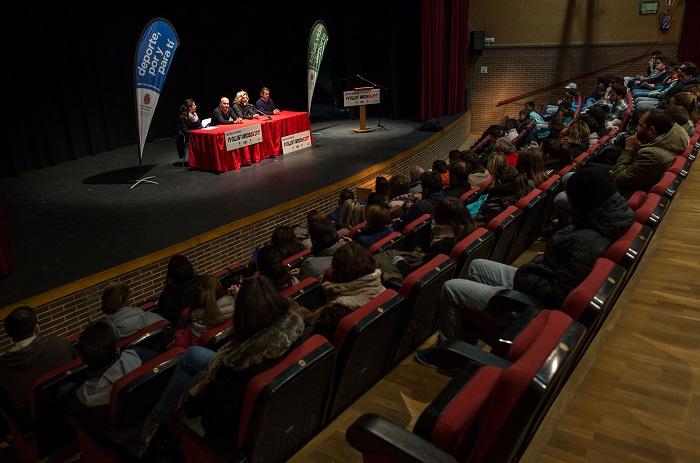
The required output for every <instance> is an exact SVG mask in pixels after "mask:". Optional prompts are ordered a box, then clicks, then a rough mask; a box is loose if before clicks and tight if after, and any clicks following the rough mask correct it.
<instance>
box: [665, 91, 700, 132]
mask: <svg viewBox="0 0 700 463" xmlns="http://www.w3.org/2000/svg"><path fill="white" fill-rule="evenodd" d="M669 103H670V105H671V106H678V107H681V108H683V109H685V110H686V111H687V112H688V119H689V120H690V123H691V124H692V125H695V124H697V123H698V121H699V120H700V107H698V96H697V95H696V94H694V93H690V92H680V93H676V94H675V95H673V96H672V97H671V99H670V100H669ZM690 135H692V134H690Z"/></svg>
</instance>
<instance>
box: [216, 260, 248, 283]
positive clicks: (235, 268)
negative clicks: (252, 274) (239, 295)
mask: <svg viewBox="0 0 700 463" xmlns="http://www.w3.org/2000/svg"><path fill="white" fill-rule="evenodd" d="M248 273H249V272H248V267H246V266H245V265H243V264H240V263H238V262H234V263H232V264H231V265H228V266H226V267H224V268H221V269H219V270H217V271H216V272H214V273H212V276H213V277H214V278H216V279H217V280H219V283H221V287H222V288H224V289H228V288H229V287H230V286H231V285H232V284H233V283H234V282H236V281H240V280H241V278H243V277H246V276H248Z"/></svg>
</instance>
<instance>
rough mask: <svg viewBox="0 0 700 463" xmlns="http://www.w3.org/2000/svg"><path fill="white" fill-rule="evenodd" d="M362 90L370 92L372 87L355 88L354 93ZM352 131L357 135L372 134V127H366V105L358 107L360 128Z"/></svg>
mask: <svg viewBox="0 0 700 463" xmlns="http://www.w3.org/2000/svg"><path fill="white" fill-rule="evenodd" d="M363 90H372V87H357V88H355V91H356V92H361V91H363ZM352 130H353V132H357V133H365V132H372V131H373V130H374V129H373V128H372V127H367V105H364V104H363V105H360V128H358V129H352Z"/></svg>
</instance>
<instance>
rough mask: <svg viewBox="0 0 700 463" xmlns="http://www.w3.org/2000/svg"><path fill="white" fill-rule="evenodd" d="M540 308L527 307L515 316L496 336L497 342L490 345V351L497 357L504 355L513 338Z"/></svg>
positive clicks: (506, 353) (513, 340)
mask: <svg viewBox="0 0 700 463" xmlns="http://www.w3.org/2000/svg"><path fill="white" fill-rule="evenodd" d="M539 312H540V309H538V308H536V307H527V308H526V309H525V311H524V312H523V313H521V314H520V316H519V317H518V318H516V319H515V320H514V321H513V323H511V324H510V326H509V327H508V328H506V330H505V331H504V332H503V334H501V335H500V336H499V337H498V342H497V343H496V344H495V345H493V346H491V347H492V349H491V352H493V353H494V354H495V355H498V356H499V357H504V358H505V357H506V356H507V355H508V351H509V350H510V346H512V345H513V342H515V338H517V337H518V335H519V334H520V332H521V331H522V330H523V329H525V327H526V326H527V325H528V324H530V322H531V321H532V320H533V319H534V318H535V317H536V316H537V314H538V313H539Z"/></svg>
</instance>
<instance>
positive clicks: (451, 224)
mask: <svg viewBox="0 0 700 463" xmlns="http://www.w3.org/2000/svg"><path fill="white" fill-rule="evenodd" d="M434 220H435V225H434V226H433V229H432V237H431V240H430V247H429V248H428V250H427V251H426V252H424V253H422V254H421V256H420V257H421V258H420V259H419V260H416V261H412V262H409V261H408V260H406V258H405V257H404V256H402V255H398V256H395V257H394V258H393V260H392V263H393V264H394V265H395V266H396V268H397V269H398V271H399V272H401V274H402V275H403V276H404V277H406V276H407V275H408V274H410V273H411V272H413V271H415V270H417V269H418V268H419V267H420V266H421V265H423V264H425V263H427V262H430V260H432V259H433V258H434V257H435V256H437V255H438V254H446V255H450V252H452V248H453V247H454V246H455V244H457V243H459V242H460V241H461V240H463V239H464V238H466V237H467V235H469V234H470V233H471V232H473V231H474V230H475V229H476V222H475V221H474V219H472V216H471V215H470V214H469V212H468V211H467V209H466V208H465V207H464V206H463V205H462V203H461V202H460V201H459V199H457V198H443V199H441V200H440V201H439V202H438V203H437V204H436V205H435V214H434Z"/></svg>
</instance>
